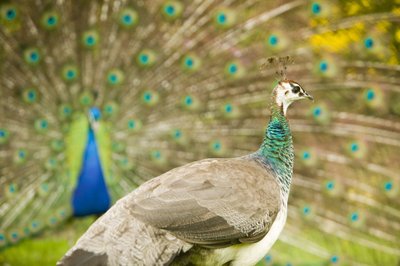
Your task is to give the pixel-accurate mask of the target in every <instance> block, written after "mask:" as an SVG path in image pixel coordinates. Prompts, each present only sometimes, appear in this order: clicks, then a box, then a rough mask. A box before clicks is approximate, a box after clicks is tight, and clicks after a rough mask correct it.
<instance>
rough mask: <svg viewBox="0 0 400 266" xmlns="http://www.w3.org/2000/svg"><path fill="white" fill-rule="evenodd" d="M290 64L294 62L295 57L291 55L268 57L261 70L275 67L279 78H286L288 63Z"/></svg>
mask: <svg viewBox="0 0 400 266" xmlns="http://www.w3.org/2000/svg"><path fill="white" fill-rule="evenodd" d="M289 64H293V58H291V57H290V56H283V57H276V56H273V57H269V58H267V59H266V61H265V62H264V63H263V64H262V65H261V67H260V70H263V69H266V68H274V69H275V74H276V76H277V78H278V79H279V80H286V79H287V78H286V71H287V65H289Z"/></svg>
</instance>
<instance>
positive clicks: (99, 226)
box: [59, 157, 281, 265]
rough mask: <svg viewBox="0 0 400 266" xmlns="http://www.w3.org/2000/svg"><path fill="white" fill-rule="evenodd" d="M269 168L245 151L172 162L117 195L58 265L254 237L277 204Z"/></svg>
mask: <svg viewBox="0 0 400 266" xmlns="http://www.w3.org/2000/svg"><path fill="white" fill-rule="evenodd" d="M273 174H274V173H273V172H272V170H271V169H269V168H268V167H267V166H266V165H263V164H261V163H260V162H258V161H257V160H254V159H250V157H241V158H233V159H206V160H202V161H197V162H194V163H190V164H187V165H184V166H182V167H179V168H175V169H173V170H171V171H169V172H167V173H165V174H163V175H160V176H158V177H156V178H154V179H152V180H150V181H148V182H146V183H144V184H143V185H142V186H140V187H139V188H138V189H136V190H135V191H133V192H132V193H130V194H128V195H127V196H125V197H124V198H123V199H121V200H120V201H118V202H117V204H116V205H114V206H113V207H112V208H111V209H110V210H109V211H108V212H107V213H106V214H105V215H103V216H102V217H101V218H100V219H99V220H98V221H96V223H94V224H93V225H92V226H91V227H90V228H89V230H88V231H87V232H86V233H85V234H84V235H83V236H82V237H81V238H80V239H79V241H78V242H77V244H76V245H75V246H74V247H73V248H72V249H71V250H70V251H69V252H68V253H67V254H66V256H65V257H64V258H63V259H62V261H61V262H60V263H59V265H72V264H70V263H69V262H70V261H72V260H73V259H74V257H75V258H76V256H77V255H79V256H81V255H82V254H89V255H90V256H93V254H95V255H96V256H99V257H102V258H103V259H104V258H105V260H107V263H108V264H109V265H120V264H121V263H122V264H123V265H125V264H124V263H128V264H126V265H130V264H129V263H133V265H164V264H168V263H170V262H171V261H172V260H173V259H174V258H175V257H176V256H178V255H179V254H181V253H182V252H187V251H188V250H189V249H191V248H192V247H193V245H197V246H198V247H207V248H220V247H224V246H228V245H232V244H235V243H254V242H257V241H258V240H260V239H261V238H263V237H264V236H265V235H266V233H267V232H268V231H269V229H270V227H271V225H272V223H273V222H274V220H275V218H276V215H277V213H278V211H279V210H280V207H281V196H280V189H279V186H278V184H277V183H276V181H275V179H274V177H273ZM82 250H83V251H86V253H83V252H82ZM82 259H85V258H82ZM86 259H87V258H86Z"/></svg>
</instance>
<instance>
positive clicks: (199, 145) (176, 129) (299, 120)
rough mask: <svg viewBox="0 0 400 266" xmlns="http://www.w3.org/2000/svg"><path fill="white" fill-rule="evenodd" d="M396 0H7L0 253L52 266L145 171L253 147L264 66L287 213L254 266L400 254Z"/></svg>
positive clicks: (382, 260) (265, 114) (1, 70)
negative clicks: (275, 91)
mask: <svg viewBox="0 0 400 266" xmlns="http://www.w3.org/2000/svg"><path fill="white" fill-rule="evenodd" d="M399 24H400V2H399V1H398V0H392V1H390V0H376V1H372V0H370V1H368V0H354V1H344V0H336V1H335V0H332V1H302V0H295V1H283V0H282V1H265V0H247V1H239V0H223V1H214V0H194V1H183V0H182V1H180V0H179V1H161V0H153V1H140V0H136V1H127V0H95V1H77V0H76V1H65V0H51V1H50V0H35V1H22V0H21V1H4V0H3V1H1V3H0V44H1V45H0V226H1V227H0V264H1V265H54V264H55V262H56V261H57V260H58V259H59V258H60V257H61V256H62V255H63V254H64V253H65V252H66V251H67V250H68V249H69V247H71V246H72V245H73V244H74V242H75V241H76V240H77V239H78V238H79V236H80V235H81V234H82V233H83V232H84V231H85V230H86V229H87V228H88V226H89V225H90V224H91V223H92V222H93V221H94V220H95V219H96V218H97V217H98V216H99V215H101V213H103V212H104V211H106V210H107V209H108V208H109V206H110V205H111V204H113V203H114V202H115V201H116V200H118V199H119V198H121V197H122V196H124V195H125V194H127V193H129V192H130V191H132V190H133V189H135V187H137V186H138V185H140V184H141V183H142V182H144V181H146V180H148V179H150V178H152V177H155V176H158V175H159V174H161V173H163V172H165V171H167V170H169V169H171V168H174V167H177V166H180V165H183V164H185V163H188V162H191V161H194V160H198V159H202V158H206V157H235V156H241V155H245V154H248V153H251V152H254V151H256V150H257V149H258V147H259V145H260V144H261V142H262V138H263V133H264V129H265V126H266V124H267V122H268V119H269V102H270V93H271V90H272V88H273V87H274V85H275V83H276V81H277V80H276V75H275V69H273V68H272V69H271V68H267V69H264V70H262V71H261V70H260V66H261V65H262V64H263V63H264V62H265V61H266V60H265V58H267V57H270V56H288V55H289V56H291V57H292V58H293V59H294V63H293V64H292V65H289V66H288V75H287V76H288V78H289V79H293V80H296V81H297V82H299V83H300V84H301V85H302V87H303V88H304V89H305V90H307V91H308V92H309V93H310V94H311V95H313V96H314V98H315V102H314V103H311V104H310V103H308V102H307V103H306V102H302V103H297V104H294V106H293V107H292V108H290V110H289V113H288V117H289V120H290V124H291V129H292V135H293V138H294V143H295V154H296V162H295V170H294V178H293V183H292V187H291V195H290V198H289V213H288V221H287V224H286V227H285V228H284V231H283V233H282V235H281V237H280V239H279V241H278V242H277V243H276V244H275V245H274V247H273V249H272V250H271V251H270V252H269V253H268V255H267V256H266V257H265V259H264V260H263V261H261V262H260V263H259V264H260V265H275V266H278V265H280V266H295V265H384V266H386V265H387V266H391V265H400V201H399V185H400V163H399V162H400V152H399V147H400V86H399V85H400V75H399V74H400V66H399V60H400V56H399V52H400V27H399Z"/></svg>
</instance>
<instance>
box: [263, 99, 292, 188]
mask: <svg viewBox="0 0 400 266" xmlns="http://www.w3.org/2000/svg"><path fill="white" fill-rule="evenodd" d="M258 153H259V154H260V155H261V156H262V157H263V158H264V159H265V160H266V161H267V162H268V163H269V164H270V165H271V166H272V168H273V169H274V171H275V172H276V173H277V179H278V180H277V181H278V182H279V183H280V184H281V187H282V189H283V190H284V192H286V193H288V192H289V188H290V183H291V180H292V172H293V159H294V153H293V143H292V135H291V132H290V128H289V123H288V120H287V119H286V117H285V114H284V110H283V108H282V106H279V105H277V104H276V102H274V101H273V102H272V106H271V120H270V121H269V123H268V126H267V129H266V131H265V136H264V141H263V143H262V145H261V147H260V149H259V150H258Z"/></svg>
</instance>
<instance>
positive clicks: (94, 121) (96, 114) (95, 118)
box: [88, 107, 101, 130]
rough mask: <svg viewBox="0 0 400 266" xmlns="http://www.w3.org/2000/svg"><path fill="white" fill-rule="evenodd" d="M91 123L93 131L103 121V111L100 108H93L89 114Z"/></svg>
mask: <svg viewBox="0 0 400 266" xmlns="http://www.w3.org/2000/svg"><path fill="white" fill-rule="evenodd" d="M88 115H89V123H90V126H91V127H92V129H93V130H96V129H97V127H98V123H99V120H100V119H101V111H100V109H99V108H98V107H91V108H90V109H89V112H88Z"/></svg>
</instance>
